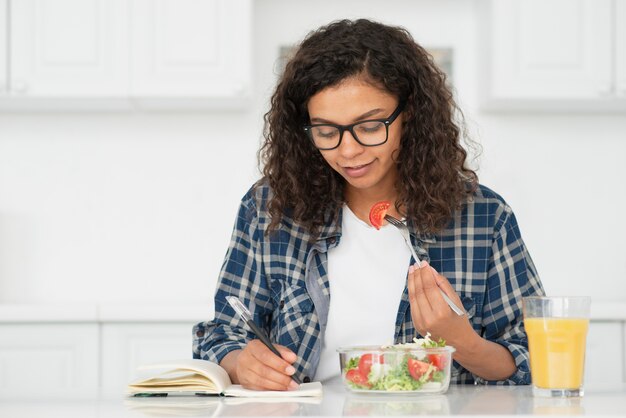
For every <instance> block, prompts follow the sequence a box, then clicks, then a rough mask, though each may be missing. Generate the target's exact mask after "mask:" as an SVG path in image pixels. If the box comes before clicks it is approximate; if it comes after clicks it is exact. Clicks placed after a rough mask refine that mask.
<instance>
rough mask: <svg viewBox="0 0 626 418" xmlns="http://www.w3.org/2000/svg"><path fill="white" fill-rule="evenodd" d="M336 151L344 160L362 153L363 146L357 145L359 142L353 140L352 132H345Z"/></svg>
mask: <svg viewBox="0 0 626 418" xmlns="http://www.w3.org/2000/svg"><path fill="white" fill-rule="evenodd" d="M338 151H339V153H340V154H341V155H342V156H343V157H344V158H352V157H354V156H356V155H359V154H360V153H361V152H363V145H361V144H359V142H358V141H357V140H356V139H354V136H353V135H352V132H350V131H349V130H346V131H344V132H343V138H342V139H341V143H340V144H339V149H338Z"/></svg>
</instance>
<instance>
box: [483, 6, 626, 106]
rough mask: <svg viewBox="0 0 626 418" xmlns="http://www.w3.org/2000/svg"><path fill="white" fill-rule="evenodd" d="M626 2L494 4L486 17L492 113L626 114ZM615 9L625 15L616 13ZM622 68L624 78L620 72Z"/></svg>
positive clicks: (486, 85)
mask: <svg viewBox="0 0 626 418" xmlns="http://www.w3.org/2000/svg"><path fill="white" fill-rule="evenodd" d="M625 3H626V0H493V1H489V2H487V3H486V5H485V10H483V13H482V14H481V16H482V17H483V18H484V19H485V21H484V22H481V28H482V30H483V36H482V37H481V39H480V40H481V42H480V44H484V45H486V48H485V51H484V52H485V54H486V56H485V57H484V59H482V60H480V61H481V65H484V66H485V67H486V68H483V71H481V72H480V73H481V75H482V76H483V79H482V82H481V87H482V88H481V92H482V95H483V98H482V99H483V105H484V107H486V108H488V109H490V110H497V109H503V110H508V109H511V108H522V109H528V110H534V109H540V110H550V109H552V110H577V109H580V110H626V95H624V91H623V89H622V88H621V87H620V83H622V81H623V80H624V74H623V73H624V70H623V68H624V64H623V62H624V59H625V58H624V57H625V54H626V42H625V40H624V26H625V25H626V12H624V10H623V9H624V7H626V6H625ZM616 11H619V12H617V13H616ZM620 71H621V74H620Z"/></svg>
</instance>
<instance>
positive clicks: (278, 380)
mask: <svg viewBox="0 0 626 418" xmlns="http://www.w3.org/2000/svg"><path fill="white" fill-rule="evenodd" d="M274 346H275V347H276V349H277V350H278V352H279V353H280V354H281V357H282V358H281V357H278V356H277V355H276V354H274V353H272V351H271V350H270V349H269V348H267V347H266V346H265V344H263V342H261V340H252V341H250V342H249V343H248V344H247V345H246V347H245V348H244V349H243V350H236V351H231V352H230V353H228V354H227V355H226V356H225V357H224V358H223V359H222V361H221V363H220V365H221V366H222V367H224V369H226V371H227V372H228V374H229V375H230V378H231V380H233V382H235V383H239V384H240V385H241V386H243V387H244V388H246V389H254V390H295V389H297V388H298V384H297V383H296V382H294V381H293V379H292V378H291V375H293V374H294V373H295V372H296V369H295V368H294V367H293V366H292V363H294V362H295V361H296V359H297V357H296V355H295V353H294V352H293V351H291V350H289V349H288V348H286V347H283V346H281V345H277V344H274Z"/></svg>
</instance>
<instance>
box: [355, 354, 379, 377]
mask: <svg viewBox="0 0 626 418" xmlns="http://www.w3.org/2000/svg"><path fill="white" fill-rule="evenodd" d="M384 363H385V358H384V357H383V356H382V355H379V354H372V353H367V354H363V355H362V356H361V358H360V359H359V371H360V372H361V374H362V375H363V376H365V377H368V376H369V375H370V370H372V364H384Z"/></svg>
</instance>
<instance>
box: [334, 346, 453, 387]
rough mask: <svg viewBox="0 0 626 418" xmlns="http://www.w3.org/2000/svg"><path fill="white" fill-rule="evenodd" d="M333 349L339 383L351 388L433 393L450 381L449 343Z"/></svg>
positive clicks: (451, 351) (446, 385) (450, 352)
mask: <svg viewBox="0 0 626 418" xmlns="http://www.w3.org/2000/svg"><path fill="white" fill-rule="evenodd" d="M337 351H338V352H339V362H340V366H341V376H342V380H343V383H344V385H345V386H346V388H348V389H349V390H351V391H353V392H371V393H429V394H434V393H444V392H445V391H447V390H448V386H449V385H450V370H451V367H452V353H454V351H455V350H454V347H451V346H446V347H437V348H420V347H415V346H414V345H412V344H407V345H394V346H387V347H380V346H355V347H341V348H339V349H338V350H337Z"/></svg>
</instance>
